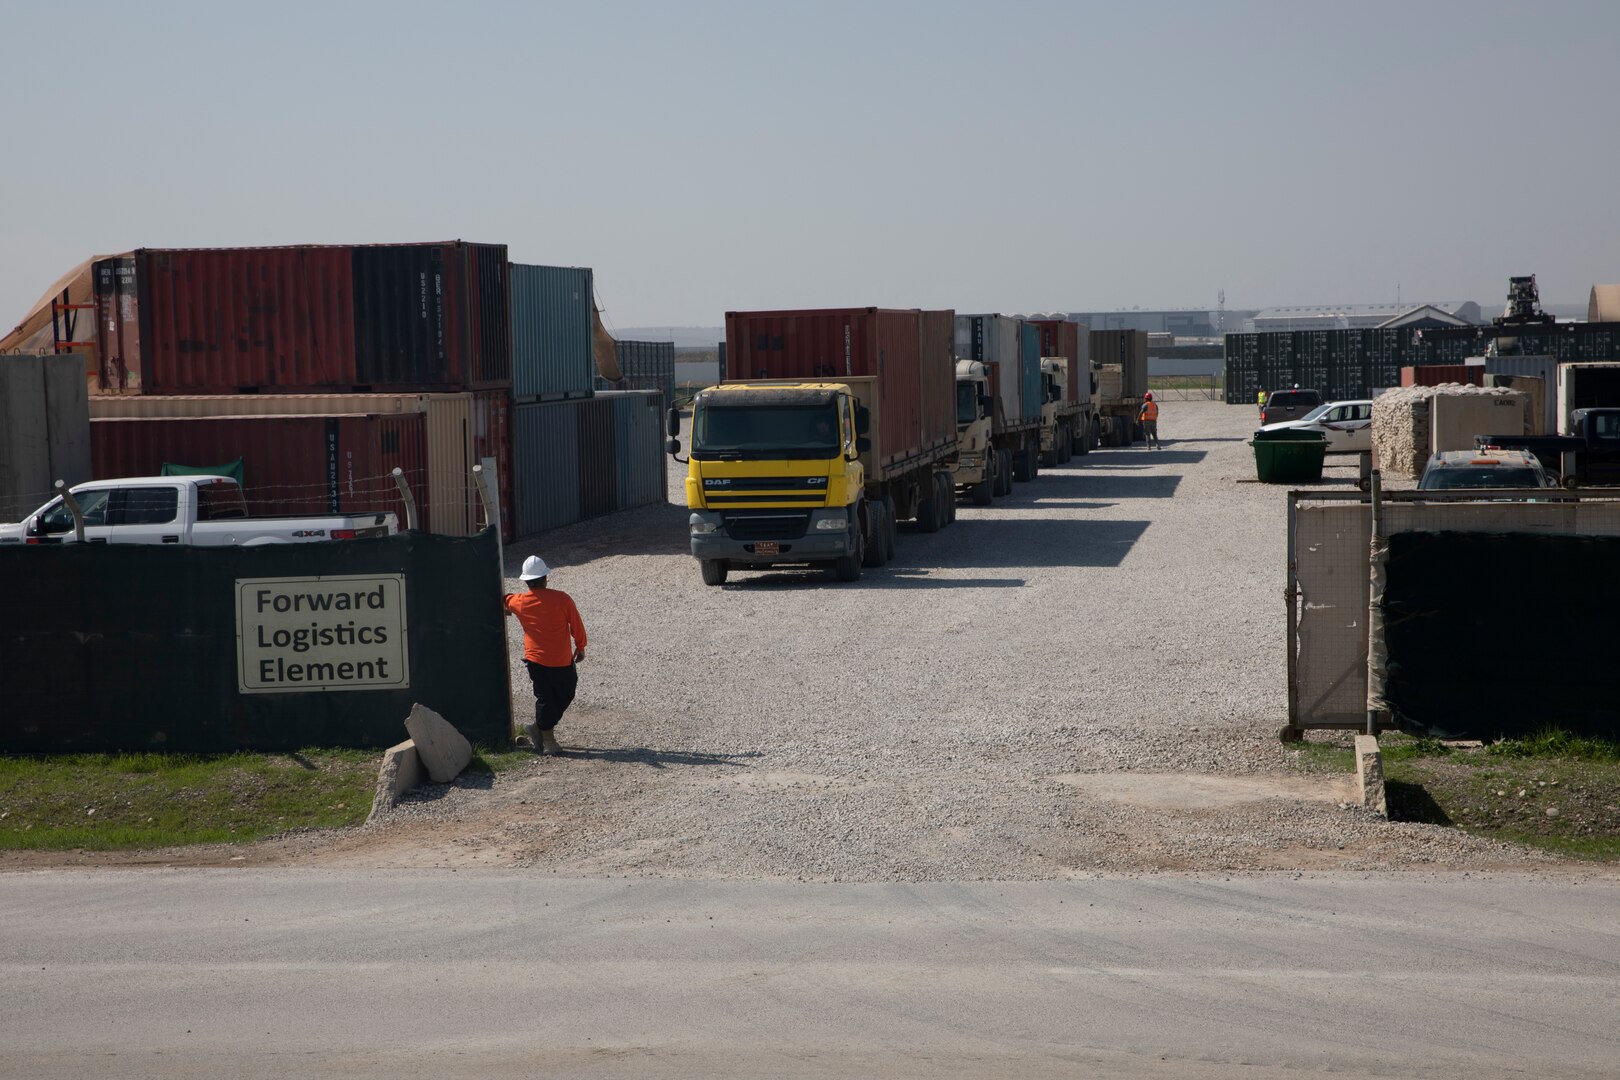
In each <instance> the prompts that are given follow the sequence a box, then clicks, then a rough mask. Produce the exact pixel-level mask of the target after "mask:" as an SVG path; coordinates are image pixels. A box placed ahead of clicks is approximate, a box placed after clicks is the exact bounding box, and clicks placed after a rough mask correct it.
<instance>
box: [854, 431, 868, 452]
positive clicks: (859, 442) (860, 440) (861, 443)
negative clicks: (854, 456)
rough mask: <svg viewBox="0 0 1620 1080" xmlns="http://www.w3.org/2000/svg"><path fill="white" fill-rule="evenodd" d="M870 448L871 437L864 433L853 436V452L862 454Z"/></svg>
mask: <svg viewBox="0 0 1620 1080" xmlns="http://www.w3.org/2000/svg"><path fill="white" fill-rule="evenodd" d="M870 449H872V440H871V439H869V438H867V437H866V436H865V435H857V436H856V437H855V452H856V453H858V454H864V453H866V452H867V451H868V450H870Z"/></svg>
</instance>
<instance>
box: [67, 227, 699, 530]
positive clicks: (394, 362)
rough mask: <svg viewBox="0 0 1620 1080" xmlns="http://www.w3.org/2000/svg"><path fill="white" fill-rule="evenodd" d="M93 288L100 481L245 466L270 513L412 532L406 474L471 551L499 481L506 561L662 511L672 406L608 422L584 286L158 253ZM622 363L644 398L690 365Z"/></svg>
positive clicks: (222, 252) (615, 411) (589, 293)
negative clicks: (576, 531)
mask: <svg viewBox="0 0 1620 1080" xmlns="http://www.w3.org/2000/svg"><path fill="white" fill-rule="evenodd" d="M91 276H92V280H93V282H94V291H95V303H96V307H97V312H96V313H97V316H98V318H97V331H96V333H97V338H96V341H95V343H94V346H95V348H94V359H93V360H92V365H91V371H90V391H91V394H92V399H91V400H92V405H91V409H92V415H93V416H94V417H96V420H95V423H94V425H93V427H92V436H93V449H94V453H93V455H92V456H93V459H94V464H93V471H94V474H95V475H96V476H97V477H102V476H118V475H123V476H130V475H139V474H142V473H145V472H156V471H158V470H160V469H161V468H162V466H163V464H164V463H166V462H167V463H171V464H177V465H188V466H200V467H213V466H217V465H224V464H226V463H227V462H230V461H233V460H235V459H237V458H242V459H243V460H244V468H245V476H244V479H245V480H246V485H245V486H246V489H247V493H248V496H249V499H250V502H251V504H252V505H253V506H254V509H255V512H265V513H272V512H305V511H310V510H317V509H327V508H337V509H382V510H394V511H396V512H399V513H401V517H402V519H403V503H402V502H401V500H400V499H399V497H398V494H397V489H396V488H395V486H394V484H393V482H392V480H391V479H390V478H389V476H388V473H389V471H390V470H391V469H392V468H393V466H394V465H396V464H397V465H399V466H400V467H401V468H403V469H404V470H405V473H406V476H407V478H408V479H409V480H410V481H411V486H412V489H413V494H414V495H415V497H416V501H417V504H418V508H419V510H420V512H421V524H422V525H423V526H424V527H426V528H429V529H431V530H432V531H435V532H443V533H451V534H458V535H460V534H466V533H470V532H473V531H476V529H477V528H478V527H479V526H480V525H481V524H482V523H483V517H484V514H483V509H482V500H481V499H480V497H479V494H478V491H477V489H476V485H475V483H474V481H473V478H472V474H471V469H472V466H473V465H474V464H477V463H487V462H490V461H493V462H494V464H495V467H496V471H497V475H498V476H499V477H500V482H501V487H500V499H501V503H502V514H501V516H502V522H501V526H502V532H503V534H504V535H505V536H506V537H507V538H509V539H510V538H513V537H515V536H517V535H519V534H520V533H529V532H534V531H537V530H538V529H542V528H549V527H553V526H555V525H558V524H566V523H568V522H570V521H576V520H580V519H582V518H586V517H593V516H596V515H598V514H603V513H608V512H611V511H613V510H617V509H622V508H626V507H628V506H634V505H642V504H643V503H645V502H649V501H661V500H663V499H664V498H665V487H666V484H665V479H664V470H665V463H664V458H663V453H662V431H663V424H662V419H661V411H660V404H659V402H660V398H659V397H658V395H657V394H651V395H649V394H634V395H620V394H610V395H603V396H602V398H601V399H600V400H596V401H593V400H591V396H592V394H593V383H594V381H595V376H596V364H595V359H594V353H593V339H592V330H593V327H594V297H593V289H592V273H591V271H590V270H589V269H587V268H575V267H551V266H531V265H524V264H514V263H510V262H508V260H507V251H506V248H505V247H504V246H503V245H497V244H468V243H463V242H460V241H456V242H453V243H440V244H398V245H376V246H348V247H336V246H302V247H286V248H236V249H173V250H162V249H144V250H141V251H137V252H134V253H132V254H131V255H128V256H123V257H118V258H113V259H104V260H101V261H100V262H98V263H97V264H95V265H94V267H93V268H92V274H91ZM620 355H621V358H622V359H623V365H624V368H625V375H626V380H625V385H651V384H656V389H657V390H659V391H661V392H663V393H664V394H665V395H672V394H673V376H674V350H673V346H672V345H669V344H668V343H638V342H627V343H624V345H623V347H621V350H620ZM540 402H566V403H567V407H566V408H563V407H560V406H559V407H552V406H549V405H548V406H546V407H545V408H544V409H542V408H541V407H540V406H539V405H538V404H537V403H540ZM520 430H521V437H522V445H523V447H524V452H523V453H521V454H516V455H514V454H513V452H512V448H513V446H514V443H515V441H517V439H518V433H519V431H520ZM322 440H324V442H323V441H322ZM565 446H566V447H571V449H569V450H566V451H565V450H564V449H563V447H565ZM278 447H279V448H280V449H279V450H278ZM323 455H324V456H323ZM317 466H319V467H318V468H317Z"/></svg>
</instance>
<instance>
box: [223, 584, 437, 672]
mask: <svg viewBox="0 0 1620 1080" xmlns="http://www.w3.org/2000/svg"><path fill="white" fill-rule="evenodd" d="M407 629H408V624H407V621H406V618H405V575H404V574H363V575H345V576H341V577H313V578H238V579H237V582H236V674H237V687H238V689H239V690H240V691H241V692H242V693H244V694H283V693H310V692H314V691H325V690H400V689H405V688H407V687H409V686H410V685H411V671H410V648H409V642H408V638H407V634H406V631H407Z"/></svg>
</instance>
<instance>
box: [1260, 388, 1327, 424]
mask: <svg viewBox="0 0 1620 1080" xmlns="http://www.w3.org/2000/svg"><path fill="white" fill-rule="evenodd" d="M1320 404H1322V395H1321V394H1320V393H1319V392H1317V391H1315V390H1278V391H1277V392H1276V393H1274V394H1268V395H1266V407H1265V408H1263V409H1261V410H1260V426H1261V427H1265V426H1266V425H1267V424H1276V423H1281V422H1282V421H1284V420H1298V419H1299V418H1300V417H1302V416H1304V415H1305V414H1306V413H1308V412H1310V411H1311V410H1312V409H1314V408H1316V407H1317V406H1318V405H1320Z"/></svg>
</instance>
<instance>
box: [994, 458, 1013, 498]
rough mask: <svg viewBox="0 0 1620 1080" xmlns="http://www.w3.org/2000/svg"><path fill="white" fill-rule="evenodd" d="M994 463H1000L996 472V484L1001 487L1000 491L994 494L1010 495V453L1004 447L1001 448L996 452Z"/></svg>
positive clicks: (1011, 476)
mask: <svg viewBox="0 0 1620 1080" xmlns="http://www.w3.org/2000/svg"><path fill="white" fill-rule="evenodd" d="M996 461H997V462H999V463H1000V465H999V467H998V468H997V470H996V483H998V484H1000V485H1001V490H1000V491H998V492H997V493H996V494H998V495H1001V496H1007V495H1011V494H1012V486H1013V456H1012V451H1011V450H1008V449H1007V448H1006V447H1001V448H1000V449H998V450H997V451H996Z"/></svg>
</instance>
